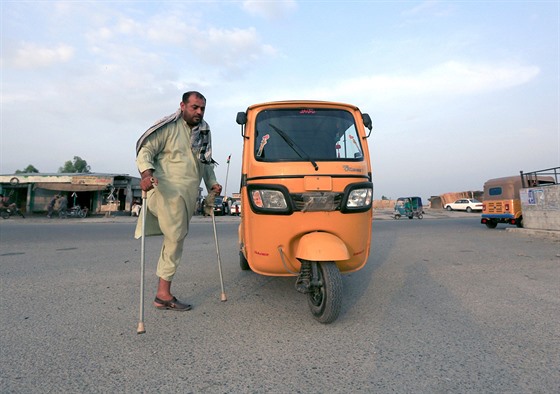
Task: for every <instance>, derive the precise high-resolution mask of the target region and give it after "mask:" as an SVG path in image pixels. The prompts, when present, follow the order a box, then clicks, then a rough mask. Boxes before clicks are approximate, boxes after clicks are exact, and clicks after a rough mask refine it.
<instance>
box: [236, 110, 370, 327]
mask: <svg viewBox="0 0 560 394" xmlns="http://www.w3.org/2000/svg"><path fill="white" fill-rule="evenodd" d="M237 123H238V124H240V125H241V134H242V136H243V162H242V181H241V206H242V209H241V212H242V215H241V223H240V226H239V247H240V265H241V269H243V270H252V271H254V272H256V273H258V274H261V275H268V276H296V277H297V279H296V283H295V286H296V290H297V291H299V292H301V293H304V294H306V295H307V300H308V305H309V307H310V309H311V313H312V315H313V316H314V318H315V319H316V320H318V321H319V322H321V323H331V322H333V321H334V320H336V318H337V317H338V315H339V312H340V309H341V305H342V279H341V272H342V273H347V272H354V271H357V270H359V269H361V268H362V267H363V266H364V265H365V264H366V262H367V259H368V256H369V249H370V244H371V228H372V199H373V184H372V182H371V179H372V175H371V164H370V157H369V150H368V146H367V140H366V138H367V137H368V136H369V134H368V135H366V133H365V127H367V128H369V130H370V133H371V128H372V125H371V118H370V117H369V115H367V114H362V113H361V112H360V110H359V109H358V108H357V107H355V106H353V105H349V104H342V103H333V102H322V101H284V102H271V103H263V104H256V105H252V106H250V107H249V108H248V109H247V110H246V112H240V113H238V114H237Z"/></svg>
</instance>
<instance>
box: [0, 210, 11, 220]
mask: <svg viewBox="0 0 560 394" xmlns="http://www.w3.org/2000/svg"><path fill="white" fill-rule="evenodd" d="M0 215H2V219H8V218H9V217H10V212H8V211H6V210H2V212H0Z"/></svg>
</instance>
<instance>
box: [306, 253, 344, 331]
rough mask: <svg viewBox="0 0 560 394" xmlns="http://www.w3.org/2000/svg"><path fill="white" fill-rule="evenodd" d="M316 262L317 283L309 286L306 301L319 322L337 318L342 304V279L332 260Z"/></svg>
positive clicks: (327, 321) (329, 321) (328, 321)
mask: <svg viewBox="0 0 560 394" xmlns="http://www.w3.org/2000/svg"><path fill="white" fill-rule="evenodd" d="M314 264H317V274H318V282H319V285H317V286H314V287H312V288H311V291H310V292H309V293H308V297H307V301H308V305H309V308H310V309H311V313H312V314H313V317H314V318H315V319H316V320H317V321H319V322H320V323H324V324H327V323H331V322H333V321H334V320H336V319H337V317H338V315H339V313H340V308H341V306H342V279H341V275H340V271H339V270H338V267H337V266H336V264H335V263H334V262H322V263H314Z"/></svg>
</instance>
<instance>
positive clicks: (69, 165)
mask: <svg viewBox="0 0 560 394" xmlns="http://www.w3.org/2000/svg"><path fill="white" fill-rule="evenodd" d="M40 172H41V171H39V170H38V169H37V167H35V166H34V165H33V164H29V165H28V166H27V167H25V168H24V169H23V170H16V174H22V173H40ZM58 172H59V173H61V174H62V173H80V174H88V173H90V172H91V167H90V166H89V165H88V163H87V161H85V160H84V159H82V158H81V157H80V156H74V158H73V159H72V160H67V161H66V162H65V163H64V165H63V166H62V167H59V168H58Z"/></svg>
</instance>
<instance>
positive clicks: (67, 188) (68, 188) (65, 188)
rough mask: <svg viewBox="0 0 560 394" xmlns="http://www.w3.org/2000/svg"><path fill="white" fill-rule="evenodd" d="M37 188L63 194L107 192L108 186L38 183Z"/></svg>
mask: <svg viewBox="0 0 560 394" xmlns="http://www.w3.org/2000/svg"><path fill="white" fill-rule="evenodd" d="M35 188H40V189H46V190H57V191H61V192H91V191H96V190H105V189H106V188H107V185H74V184H71V183H36V184H35Z"/></svg>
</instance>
